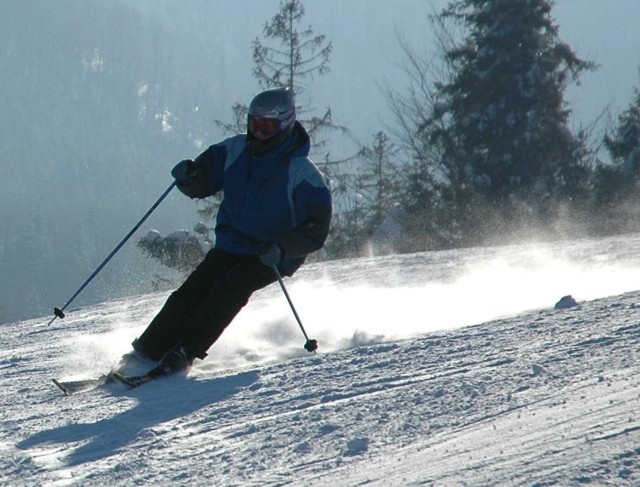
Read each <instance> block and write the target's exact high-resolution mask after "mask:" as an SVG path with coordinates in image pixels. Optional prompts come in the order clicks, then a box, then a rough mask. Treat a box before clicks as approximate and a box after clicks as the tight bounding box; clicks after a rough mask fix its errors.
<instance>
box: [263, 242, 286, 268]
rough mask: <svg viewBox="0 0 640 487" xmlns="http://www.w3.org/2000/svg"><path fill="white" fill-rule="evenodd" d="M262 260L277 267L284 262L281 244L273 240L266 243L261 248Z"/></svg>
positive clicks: (265, 263)
mask: <svg viewBox="0 0 640 487" xmlns="http://www.w3.org/2000/svg"><path fill="white" fill-rule="evenodd" d="M260 262H262V263H263V264H264V265H268V266H269V267H275V266H277V265H278V264H279V263H280V262H282V249H281V248H280V246H279V245H278V244H277V243H275V242H273V243H268V244H265V245H264V246H263V247H262V249H260Z"/></svg>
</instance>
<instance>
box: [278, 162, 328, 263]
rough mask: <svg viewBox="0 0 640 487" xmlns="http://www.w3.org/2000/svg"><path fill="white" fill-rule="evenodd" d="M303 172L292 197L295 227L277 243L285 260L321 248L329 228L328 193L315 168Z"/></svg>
mask: <svg viewBox="0 0 640 487" xmlns="http://www.w3.org/2000/svg"><path fill="white" fill-rule="evenodd" d="M309 164H310V165H311V166H310V168H309V169H307V170H306V171H304V175H303V177H302V178H301V180H300V181H299V182H298V183H297V184H296V185H295V187H294V189H293V194H292V200H293V212H294V214H295V218H296V225H295V226H294V228H293V230H291V231H290V232H288V233H286V234H284V235H282V236H280V238H278V240H277V242H278V245H280V247H281V248H282V251H283V254H284V258H285V259H293V258H297V257H304V256H306V255H307V254H310V253H311V252H315V251H316V250H319V249H321V248H322V246H323V245H324V243H325V241H326V239H327V236H328V235H329V228H330V225H331V215H332V211H333V210H332V202H331V191H330V189H329V187H328V185H327V184H326V182H325V180H324V178H323V177H322V175H321V174H320V172H319V171H318V170H317V168H316V167H315V166H313V164H312V163H311V162H310V161H309Z"/></svg>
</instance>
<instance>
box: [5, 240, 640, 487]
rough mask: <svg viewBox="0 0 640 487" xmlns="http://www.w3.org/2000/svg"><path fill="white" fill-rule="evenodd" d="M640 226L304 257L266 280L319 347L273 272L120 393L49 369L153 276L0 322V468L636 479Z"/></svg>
mask: <svg viewBox="0 0 640 487" xmlns="http://www.w3.org/2000/svg"><path fill="white" fill-rule="evenodd" d="M639 244H640V235H630V236H624V237H618V238H609V239H601V240H584V241H573V242H565V243H561V244H555V245H546V246H526V247H525V246H511V247H503V248H489V249H466V250H458V251H448V252H436V253H421V254H413V255H402V256H390V257H379V258H373V257H372V258H368V259H360V260H352V261H340V262H330V263H324V264H314V265H308V266H306V267H305V268H304V269H303V270H301V272H300V273H299V274H298V275H297V276H296V277H295V278H294V279H288V280H287V281H286V282H287V284H288V289H289V292H290V294H291V297H292V299H293V301H294V303H295V304H296V307H297V308H298V311H299V313H300V316H301V318H302V320H303V323H304V325H305V327H306V328H307V331H308V332H309V335H310V336H311V337H313V338H317V339H318V340H319V342H320V350H319V351H320V353H318V354H308V353H307V352H306V351H304V350H303V348H302V345H303V344H304V339H303V337H302V334H301V333H300V330H299V329H298V328H297V324H296V322H295V321H294V319H293V317H292V314H291V311H290V310H289V309H288V305H287V303H286V301H285V299H284V297H283V296H282V293H281V291H280V289H279V288H278V287H277V286H273V287H271V288H269V289H266V290H263V291H261V292H259V293H257V294H256V295H255V296H254V299H253V300H252V302H251V303H250V304H249V305H248V306H247V308H245V309H244V310H243V311H242V313H241V314H240V315H239V316H238V318H237V320H236V322H235V323H234V324H233V325H232V326H231V327H230V328H229V330H228V331H227V333H226V334H225V335H224V337H223V339H222V340H221V341H220V342H219V343H218V344H216V345H215V346H214V347H213V348H212V349H211V350H210V356H209V357H208V358H207V359H206V360H205V361H202V362H197V363H196V365H195V367H194V368H193V369H192V370H191V371H190V372H189V374H188V376H187V378H186V379H185V378H181V377H170V378H167V379H162V380H160V381H158V382H155V383H152V384H147V385H145V386H142V387H140V388H139V389H135V390H132V391H128V390H125V389H124V387H123V386H120V385H111V386H108V387H104V388H101V389H97V390H95V391H91V392H85V393H80V394H77V395H73V396H69V397H65V396H63V395H62V394H61V393H60V391H59V390H58V389H56V388H55V386H54V385H53V384H52V383H51V381H50V379H51V378H52V377H59V378H78V377H82V376H94V375H96V374H99V373H101V372H104V371H105V370H106V369H108V368H109V367H110V366H111V364H112V363H114V362H115V361H116V360H117V358H118V357H119V356H120V354H122V353H124V352H126V351H128V350H129V343H130V341H131V340H132V339H133V338H135V337H136V336H137V335H138V334H139V333H140V332H141V331H142V330H143V329H144V327H145V326H146V324H147V322H148V321H149V319H150V318H151V317H152V316H153V315H154V313H155V312H156V311H157V309H158V308H159V307H160V306H161V304H162V303H163V300H164V299H165V298H166V293H163V294H156V295H147V296H141V297H136V298H132V299H130V300H121V301H114V302H109V303H103V304H101V305H98V306H92V307H87V308H81V309H76V310H71V311H69V312H68V314H67V318H66V319H65V320H57V321H55V322H54V324H52V325H51V326H49V327H47V326H46V323H47V322H48V321H49V317H43V318H42V319H39V320H30V321H23V322H19V323H13V324H7V325H3V333H2V334H1V335H0V344H1V347H0V369H1V370H2V374H1V375H0V381H1V382H0V387H1V390H2V391H3V392H2V395H1V398H0V401H1V409H0V411H1V425H2V426H1V429H0V458H1V459H2V460H0V483H1V484H2V485H12V486H14V485H29V486H32V485H54V486H63V485H92V486H93V485H224V486H252V485H253V486H265V485H267V486H276V485H292V486H298V485H299V486H307V485H313V486H315V485H321V486H324V485H332V486H357V485H368V486H369V485H370V486H411V485H414V486H415V485H427V486H443V485H445V486H447V485H451V486H461V485H467V486H480V485H482V486H485V485H508V486H519V485H523V486H525V485H526V486H550V485H559V486H583V485H597V486H601V485H616V486H619V485H623V486H624V485H640V418H639V411H640V377H639V376H638V373H637V371H638V350H639V343H638V342H639V340H640V292H639V291H636V289H637V288H638V283H640V264H639V263H640V259H639V257H640V256H639V255H638V254H639V253H640V250H639V249H640V245H639ZM61 285H64V286H65V287H67V286H70V287H72V285H70V284H69V283H61ZM567 294H572V295H573V296H574V297H575V298H576V299H577V300H578V301H579V302H580V306H579V307H576V308H571V309H567V310H554V309H553V305H554V304H555V303H556V302H557V301H558V300H559V299H560V298H561V297H562V296H564V295H567ZM54 304H59V303H54Z"/></svg>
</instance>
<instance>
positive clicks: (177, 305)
mask: <svg viewBox="0 0 640 487" xmlns="http://www.w3.org/2000/svg"><path fill="white" fill-rule="evenodd" d="M239 259H240V257H239V256H237V255H235V254H231V253H229V252H225V251H221V250H218V249H212V250H210V251H209V253H208V254H207V255H206V256H205V258H204V260H203V261H202V262H201V263H200V265H198V267H197V268H196V269H195V270H194V271H193V272H192V273H191V274H190V275H189V277H188V278H187V279H186V280H185V282H184V283H183V284H182V285H181V286H180V287H179V288H178V289H177V290H175V291H174V292H173V293H172V294H171V295H170V296H169V298H168V299H167V301H166V302H165V304H164V306H163V307H162V309H161V310H160V312H159V313H158V314H157V315H156V317H155V318H154V319H153V320H152V321H151V323H150V324H149V326H148V327H147V329H146V330H145V331H144V333H143V334H142V335H140V337H139V338H137V339H136V340H135V341H134V342H133V344H132V345H133V348H134V349H135V350H137V351H139V352H140V353H142V354H143V355H145V356H147V357H149V358H151V359H153V360H160V359H161V358H162V357H163V355H164V354H165V353H167V352H168V351H169V350H170V349H171V348H173V347H174V346H176V345H178V344H179V343H180V337H181V332H182V329H183V327H184V326H185V324H186V323H188V322H189V320H190V319H191V317H192V316H193V315H194V314H195V313H196V311H197V310H198V309H199V308H200V307H201V306H202V305H203V304H204V303H207V302H208V298H207V296H208V294H209V293H210V292H211V290H212V289H214V288H215V285H216V282H217V280H218V279H220V278H221V277H223V276H225V275H226V274H227V273H228V272H229V271H230V270H231V269H233V268H234V267H235V266H237V265H238V262H239Z"/></svg>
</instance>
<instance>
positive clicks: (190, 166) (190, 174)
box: [171, 159, 198, 186]
mask: <svg viewBox="0 0 640 487" xmlns="http://www.w3.org/2000/svg"><path fill="white" fill-rule="evenodd" d="M171 175H172V176H173V177H174V179H175V180H176V181H177V182H178V186H180V184H184V183H188V182H189V180H190V179H195V178H196V177H197V176H198V166H196V163H195V162H194V161H192V160H191V159H186V160H184V161H180V162H179V163H178V164H176V165H175V166H174V168H173V169H172V170H171Z"/></svg>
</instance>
